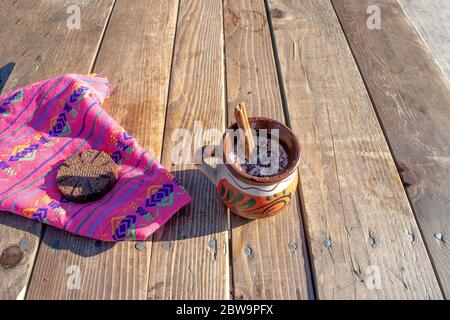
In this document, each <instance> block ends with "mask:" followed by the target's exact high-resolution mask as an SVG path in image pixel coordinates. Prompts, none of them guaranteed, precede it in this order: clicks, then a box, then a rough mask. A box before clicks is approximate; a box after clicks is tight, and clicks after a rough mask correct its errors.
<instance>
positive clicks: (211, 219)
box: [148, 0, 230, 299]
mask: <svg viewBox="0 0 450 320" xmlns="http://www.w3.org/2000/svg"><path fill="white" fill-rule="evenodd" d="M223 60H224V57H223V23H222V2H221V1H203V0H183V1H181V2H180V8H179V15H178V21H177V33H176V37H175V49H174V57H173V65H172V73H171V81H170V92H169V103H168V107H167V119H166V129H165V133H164V146H163V154H162V164H163V165H164V166H165V167H166V168H170V170H171V171H172V172H173V173H174V174H175V176H176V177H177V178H178V180H179V181H181V183H182V185H183V186H184V187H185V188H186V189H187V191H188V192H189V193H190V195H191V196H192V203H191V204H190V206H188V207H187V208H185V209H183V210H181V211H180V212H179V213H178V214H177V215H175V216H174V217H173V218H172V219H171V220H169V222H168V223H167V224H166V225H164V227H161V229H159V230H158V231H157V232H156V233H155V234H154V238H153V246H152V256H151V265H150V277H149V278H150V279H149V292H148V298H149V299H228V298H229V296H230V293H229V280H230V279H229V274H230V271H229V265H228V260H229V253H228V231H227V230H228V225H227V212H226V210H225V208H224V205H223V204H222V202H221V201H220V199H219V197H218V196H217V193H216V188H215V186H214V185H213V184H212V183H210V182H209V180H208V179H207V178H206V177H204V176H203V175H202V174H201V173H200V172H199V171H198V170H196V169H195V168H194V165H191V164H187V163H186V162H183V164H177V163H175V162H176V161H174V162H172V161H173V160H174V158H173V155H174V154H177V149H178V148H177V145H179V143H180V139H177V138H175V136H174V134H176V132H177V130H178V129H184V130H188V132H186V137H187V138H189V137H193V134H194V127H195V122H196V121H201V124H200V126H202V127H203V130H204V134H203V138H204V139H203V141H202V142H203V144H208V143H214V142H215V143H218V142H219V141H217V140H220V138H221V133H222V132H223V129H224V126H225V106H224V102H225V97H224V90H225V87H224V67H223ZM208 129H216V130H217V132H218V133H219V135H218V136H217V135H216V136H213V135H212V132H211V131H207V130H208ZM214 137H215V138H216V139H217V140H216V141H208V139H211V138H214ZM193 144H194V145H195V143H191V144H190V150H186V152H184V153H183V154H184V155H186V154H187V153H193V152H194V151H195V150H194V148H193V147H192V145H193ZM201 144H202V143H201Z"/></svg>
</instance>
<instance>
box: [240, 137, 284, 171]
mask: <svg viewBox="0 0 450 320" xmlns="http://www.w3.org/2000/svg"><path fill="white" fill-rule="evenodd" d="M264 145H266V147H267V148H266V150H264V148H262V147H261V146H264ZM254 152H257V154H255V155H254V157H253V158H255V156H256V159H252V157H250V159H245V163H242V164H241V169H242V170H243V171H245V172H246V173H247V174H249V175H252V176H254V177H272V176H275V175H277V174H279V173H281V172H283V171H284V170H286V168H287V166H288V163H289V159H288V155H287V152H286V150H285V149H284V147H283V146H282V145H281V144H279V143H278V142H277V141H275V140H271V139H267V138H265V137H258V139H257V140H256V148H255V151H254Z"/></svg>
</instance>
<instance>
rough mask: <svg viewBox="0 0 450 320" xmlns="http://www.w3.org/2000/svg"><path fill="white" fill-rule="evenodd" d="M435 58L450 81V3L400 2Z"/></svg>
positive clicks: (405, 0) (439, 0) (400, 0)
mask: <svg viewBox="0 0 450 320" xmlns="http://www.w3.org/2000/svg"><path fill="white" fill-rule="evenodd" d="M398 2H399V3H400V5H401V6H402V7H403V10H404V11H405V13H406V14H407V15H408V17H409V18H410V19H411V22H412V23H413V25H414V26H415V27H416V29H417V31H418V32H419V34H420V35H421V36H422V38H423V40H425V42H426V43H427V44H428V46H429V47H430V49H431V51H432V52H433V55H434V58H435V59H436V60H437V61H438V63H439V65H440V66H441V67H442V69H443V70H444V72H445V74H446V75H447V79H450V33H449V32H448V31H449V30H450V1H442V0H426V1H420V0H399V1H398Z"/></svg>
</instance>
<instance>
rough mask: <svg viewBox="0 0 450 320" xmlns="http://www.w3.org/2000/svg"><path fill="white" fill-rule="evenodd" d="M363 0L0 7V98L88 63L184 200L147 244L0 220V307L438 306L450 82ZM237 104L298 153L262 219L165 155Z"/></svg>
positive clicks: (412, 37)
mask: <svg viewBox="0 0 450 320" xmlns="http://www.w3.org/2000/svg"><path fill="white" fill-rule="evenodd" d="M400 1H401V2H405V1H404V0H400ZM406 2H408V1H406ZM371 3H372V1H369V0H367V1H366V0H361V1H353V0H331V1H330V0H267V1H264V0H252V1H247V0H224V1H221V0H182V1H178V0H133V1H128V0H102V1H97V0H84V1H81V0H60V1H50V0H16V1H13V0H3V1H0V12H1V16H0V18H1V19H0V40H1V43H2V46H1V49H0V67H1V69H0V70H1V71H0V80H1V82H0V88H1V90H2V93H5V92H8V91H10V90H12V89H15V88H19V87H20V86H23V85H26V84H29V83H32V82H36V81H39V80H42V79H45V78H49V77H52V76H54V75H57V74H64V73H69V72H71V73H92V72H97V73H99V72H101V73H102V75H104V76H107V77H108V78H109V79H110V80H111V82H112V83H114V84H115V85H116V89H115V93H114V95H113V96H112V97H111V99H110V100H109V101H108V102H107V103H106V105H105V108H106V110H107V111H108V113H109V114H111V115H112V116H113V117H114V118H115V119H116V120H117V121H118V122H119V123H120V124H121V125H123V126H124V127H125V128H126V130H127V131H128V132H130V133H132V134H133V135H134V136H135V137H136V139H137V140H138V141H139V143H140V144H141V145H143V146H144V147H145V148H147V149H148V150H152V152H153V153H154V154H155V155H156V157H157V158H159V159H160V160H161V162H162V164H163V165H164V166H166V167H167V168H169V169H170V170H171V171H173V172H174V173H175V175H176V176H177V177H178V179H179V180H180V181H182V184H183V185H184V186H185V187H186V189H187V190H188V191H189V192H190V194H191V195H192V197H193V202H192V205H190V206H189V207H187V208H186V209H183V210H182V211H181V212H180V213H179V214H177V215H176V216H175V217H173V218H172V219H171V220H170V221H169V222H168V223H167V224H166V225H165V226H164V227H162V228H161V229H159V230H158V231H157V232H156V233H155V234H154V235H153V238H152V241H148V242H146V243H144V244H143V245H137V244H136V243H134V242H122V243H118V244H116V245H111V244H107V243H102V242H100V241H95V240H91V239H87V238H82V237H78V236H73V235H70V234H68V233H66V232H64V231H61V230H57V229H55V228H52V227H49V226H43V225H41V224H37V223H34V222H31V221H29V220H26V219H24V218H21V217H18V216H14V215H11V214H7V213H1V214H0V253H2V252H4V250H6V249H7V248H10V247H11V246H19V248H20V252H21V253H22V254H23V257H21V259H20V263H19V264H17V265H16V266H14V267H11V268H8V267H7V266H6V267H5V266H2V267H0V299H16V298H18V299H23V298H26V299H43V298H50V299H116V298H117V299H165V298H171V299H200V298H204V299H315V298H316V299H366V298H367V299H391V298H392V299H442V298H444V297H447V298H448V297H449V296H450V276H449V274H450V272H449V266H450V253H449V245H448V239H449V236H450V219H449V218H450V112H448V109H449V107H450V90H449V88H450V85H449V82H448V80H447V79H446V78H445V76H444V73H443V72H442V70H441V68H440V67H439V66H438V65H437V62H436V59H435V56H434V55H433V54H432V52H431V51H430V50H429V48H428V46H427V45H426V43H425V42H424V41H423V40H422V36H423V34H422V35H421V34H418V33H417V32H416V29H415V26H414V25H413V24H412V23H411V21H410V20H409V18H408V17H407V16H406V15H405V13H404V11H403V9H402V7H401V4H400V3H398V2H397V1H395V0H377V1H376V4H377V5H378V6H379V7H380V9H381V14H382V15H381V29H369V28H368V27H367V19H368V17H369V15H368V14H367V8H368V6H369V5H370V4H371ZM73 4H77V5H78V7H79V8H80V14H81V25H80V26H81V28H80V29H69V28H68V27H67V25H66V22H67V19H68V18H69V17H70V16H71V14H73V12H71V11H70V10H69V11H67V9H68V7H69V6H70V5H73ZM409 9H411V8H409ZM443 20H444V19H443ZM419 29H420V28H419ZM424 38H426V39H427V37H424ZM433 39H434V38H433ZM435 42H436V41H435ZM434 52H439V51H434ZM241 101H244V102H245V103H246V105H247V108H248V112H249V115H250V116H265V117H271V118H274V119H277V120H279V121H282V122H285V123H286V124H288V125H289V126H290V127H291V128H292V129H293V130H294V131H295V133H296V134H297V136H298V138H299V140H300V143H301V147H302V158H301V165H300V168H299V177H300V183H299V187H298V194H297V195H296V197H295V198H294V199H293V201H292V202H291V204H290V205H289V206H288V207H287V208H286V209H285V210H284V212H283V213H282V214H280V215H278V216H275V217H272V218H268V219H263V220H259V221H246V220H243V219H240V218H238V217H237V216H235V215H234V214H232V213H230V212H229V211H227V210H226V208H225V207H224V205H223V204H222V203H221V201H220V200H219V198H218V197H217V195H216V191H215V189H214V186H213V185H212V184H211V183H209V182H208V180H207V179H206V178H205V177H203V176H202V175H201V174H200V173H199V172H198V171H197V170H195V168H194V167H193V166H191V165H173V164H172V161H171V154H172V151H173V149H174V142H173V140H172V139H171V134H172V132H173V131H174V130H175V129H177V128H185V129H188V130H192V129H193V126H194V122H195V121H202V123H203V126H204V127H205V128H219V129H221V130H222V129H224V128H225V127H227V126H228V125H229V124H230V123H232V121H233V119H232V112H233V107H234V106H235V105H236V104H237V103H238V102H241ZM0 259H1V258H0ZM78 280H79V281H78Z"/></svg>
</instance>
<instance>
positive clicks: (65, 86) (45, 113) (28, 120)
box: [0, 81, 70, 150]
mask: <svg viewBox="0 0 450 320" xmlns="http://www.w3.org/2000/svg"><path fill="white" fill-rule="evenodd" d="M69 84H70V81H69V82H68V83H67V84H66V85H64V87H63V89H61V90H60V91H59V92H58V93H57V94H56V96H55V97H54V98H53V99H52V100H50V101H49V104H48V106H47V108H46V109H45V111H44V113H43V115H42V116H41V118H40V119H39V120H38V122H37V123H36V124H34V125H33V126H38V125H39V124H40V123H41V122H42V120H43V119H45V118H46V117H47V116H48V114H47V112H48V111H49V110H50V108H51V106H52V105H53V103H54V102H55V101H56V99H57V98H59V96H60V95H61V94H62V93H63V92H64V90H66V89H67V87H68V86H69ZM55 86H56V83H55V84H54V85H53V86H52V88H50V90H52V89H53V88H54V87H55ZM50 90H49V91H48V92H50ZM48 92H47V93H46V95H45V96H44V97H43V98H42V100H41V102H40V104H39V106H38V108H37V109H36V111H35V112H34V113H33V114H32V115H31V116H30V117H28V119H27V120H25V122H24V123H23V124H22V125H21V126H20V127H19V128H17V129H15V130H14V132H13V133H11V134H9V135H7V136H5V138H4V139H2V140H0V142H2V141H4V140H6V139H8V138H10V137H12V136H13V135H15V134H16V133H17V132H18V131H19V130H20V129H22V128H23V127H25V126H26V125H27V124H28V123H30V122H31V118H32V117H33V116H34V115H35V114H36V113H37V111H38V110H39V108H40V107H41V105H42V103H43V102H44V99H45V98H46V96H47V94H48ZM35 129H37V128H30V130H28V131H27V132H26V133H25V134H24V135H22V136H21V137H20V138H14V139H13V140H12V141H11V142H9V143H8V144H6V145H5V146H4V147H2V148H1V149H0V150H4V149H6V148H7V147H9V146H10V145H11V144H13V143H15V142H17V141H19V140H21V139H23V138H24V137H26V136H27V135H29V134H30V133H31V132H32V131H33V130H35Z"/></svg>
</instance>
